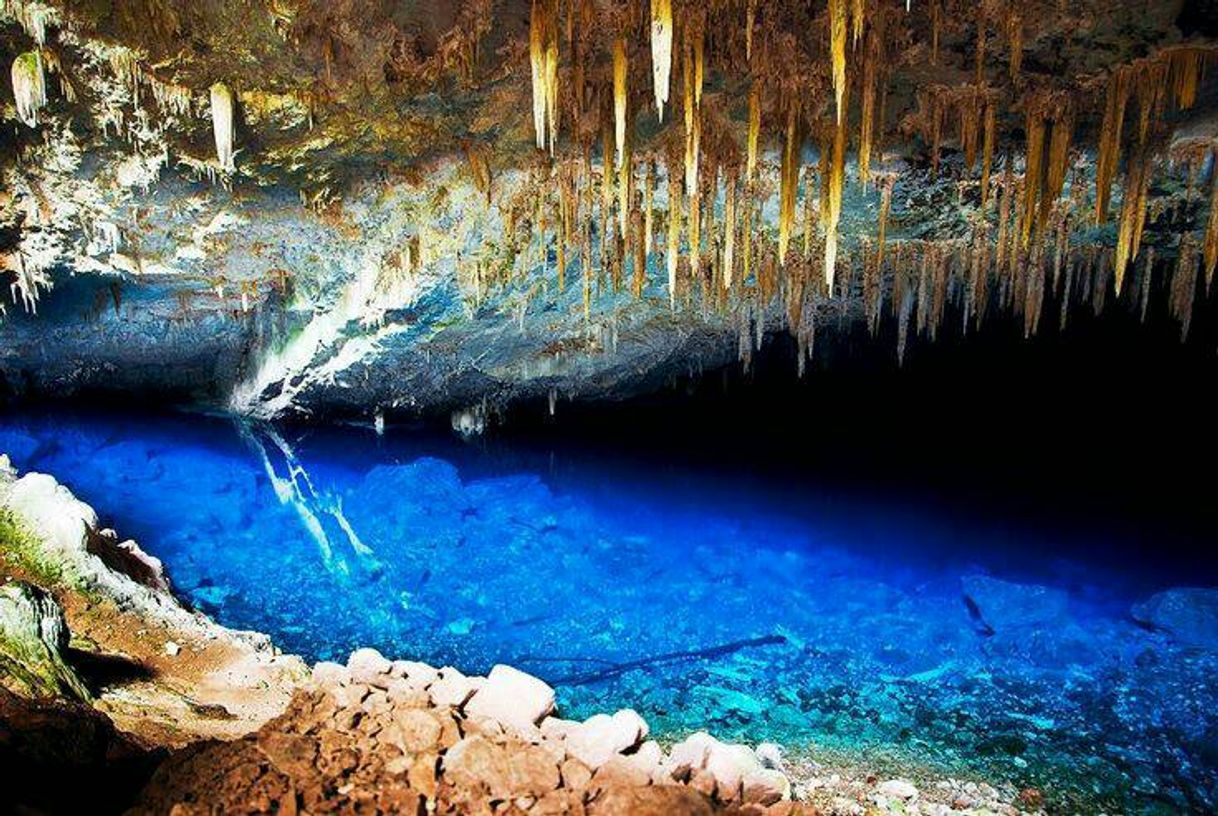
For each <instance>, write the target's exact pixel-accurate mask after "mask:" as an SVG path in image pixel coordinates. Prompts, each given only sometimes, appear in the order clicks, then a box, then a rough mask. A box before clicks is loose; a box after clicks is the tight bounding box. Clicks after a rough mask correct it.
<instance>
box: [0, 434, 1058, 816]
mask: <svg viewBox="0 0 1218 816" xmlns="http://www.w3.org/2000/svg"><path fill="white" fill-rule="evenodd" d="M0 543H2V546H0V578H2V579H3V585H2V586H0V763H3V764H4V765H5V766H6V767H9V768H13V769H17V770H19V771H20V773H19V774H17V775H15V776H13V777H12V778H13V779H14V780H16V782H15V783H10V784H9V785H8V786H7V788H6V790H4V791H3V793H0V796H2V797H3V798H4V799H6V800H8V803H9V804H14V805H18V806H23V807H26V808H30V809H32V810H34V811H35V812H69V811H71V810H72V809H73V806H74V805H75V806H78V805H79V802H80V801H89V802H90V804H91V807H92V808H93V809H94V810H97V811H108V812H118V811H123V810H130V811H131V812H135V813H170V812H173V813H176V814H188V813H239V812H248V813H262V812H268V813H298V812H308V813H335V812H343V813H347V812H349V813H376V812H395V813H396V812H432V813H506V812H529V813H590V814H597V813H601V814H612V813H639V814H648V813H655V814H670V813H691V814H692V813H711V812H732V813H750V814H763V813H774V814H794V813H825V814H858V815H859V816H861V815H862V814H866V813H875V812H879V813H927V814H945V813H949V812H964V813H1016V812H1035V811H1037V810H1039V808H1040V806H1041V796H1040V793H1039V792H1038V791H1035V790H1025V791H1022V792H1016V791H1014V790H1012V789H1009V788H1005V789H1002V790H999V789H996V788H994V787H991V786H988V785H985V784H981V783H978V782H975V781H959V780H951V779H929V778H920V777H919V778H918V784H916V785H915V784H914V783H913V782H911V781H909V780H908V779H905V778H901V777H898V776H888V775H881V774H878V773H875V772H872V771H869V770H868V769H866V768H859V767H846V766H841V765H839V764H835V763H832V762H828V761H823V762H822V761H817V760H818V759H820V760H823V759H825V758H816V757H814V756H812V755H808V754H801V755H798V756H796V755H792V756H784V751H783V750H782V749H781V748H780V747H779V746H776V745H772V744H763V745H760V746H757V747H755V748H754V747H749V746H745V745H736V744H726V743H723V742H720V741H719V740H716V739H715V738H714V737H712V736H710V735H709V734H707V733H705V732H699V733H695V734H693V735H691V736H688V737H686V738H685V739H683V740H681V741H678V742H675V743H672V742H667V743H666V744H662V742H661V741H660V740H657V739H656V738H655V737H654V736H653V735H651V734H650V733H649V727H648V724H647V723H646V722H645V721H644V720H643V719H642V718H641V717H640V716H639V715H638V714H637V713H635V712H634V711H632V710H623V711H618V712H616V713H614V714H612V715H607V714H601V715H596V716H593V717H590V718H589V719H587V720H584V721H582V722H576V721H570V720H564V719H562V718H561V717H560V716H558V712H556V710H555V703H554V691H553V689H551V688H550V687H549V686H548V685H546V684H545V683H544V682H542V681H541V680H539V679H537V678H535V677H532V676H530V675H528V674H525V673H524V672H521V671H519V670H516V669H514V668H511V667H509V666H496V667H495V668H494V669H493V670H492V671H491V672H490V673H489V674H488V675H487V676H486V677H467V676H465V675H464V674H462V673H461V672H460V671H458V670H457V669H455V668H452V667H441V668H436V667H432V666H428V665H426V664H423V663H418V662H411V661H405V660H390V659H388V658H386V657H384V656H382V655H380V654H379V653H377V652H375V651H373V650H370V649H361V650H358V651H356V652H355V653H353V654H352V655H351V657H350V659H349V660H348V661H347V662H346V665H339V664H336V663H324V662H323V663H318V664H317V665H316V666H314V667H313V668H312V670H311V671H309V669H308V668H307V667H306V666H305V665H304V663H303V662H302V661H300V660H299V659H297V658H295V657H292V656H287V655H282V654H280V653H279V652H278V651H277V650H276V649H275V648H274V646H273V645H272V644H271V642H270V640H269V639H268V638H266V637H265V636H262V635H258V634H256V633H249V632H236V631H233V630H229V629H226V628H224V627H222V626H219V625H218V624H216V623H215V622H213V621H211V620H210V619H208V618H207V617H206V616H204V615H202V614H200V613H197V612H193V611H191V610H188V609H186V608H185V607H184V606H183V605H182V604H181V603H180V602H179V601H178V600H177V599H176V598H175V597H174V595H173V592H172V588H171V585H170V581H169V579H168V578H167V577H166V575H165V573H164V571H163V569H162V568H161V565H160V563H159V562H158V561H157V560H156V559H155V558H152V557H151V556H149V555H147V554H146V553H144V552H143V551H142V550H141V549H140V548H139V546H138V545H137V544H135V543H134V542H131V541H122V540H120V539H119V537H118V536H117V535H116V534H115V533H114V532H113V531H109V530H103V529H99V523H98V518H97V514H96V513H95V512H94V511H93V510H92V509H91V508H90V507H88V506H87V505H85V504H84V503H82V502H80V501H79V500H77V499H76V498H75V497H74V496H73V495H72V494H71V492H70V491H68V490H67V489H66V488H65V487H63V486H62V485H59V484H58V483H57V482H56V481H55V479H54V478H52V477H51V476H47V475H43V474H37V473H30V474H25V475H23V476H20V477H18V474H17V473H16V472H15V471H14V470H13V469H12V468H11V466H10V465H9V463H8V460H7V458H6V457H0ZM64 774H68V775H70V777H71V778H74V779H75V780H78V781H79V782H80V784H79V785H70V786H64V785H63V784H62V779H63V778H64ZM93 783H97V784H98V785H99V786H100V787H104V788H105V793H104V795H102V794H100V793H99V794H98V795H97V796H93V789H92V784H93Z"/></svg>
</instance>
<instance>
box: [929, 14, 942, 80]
mask: <svg viewBox="0 0 1218 816" xmlns="http://www.w3.org/2000/svg"><path fill="white" fill-rule="evenodd" d="M939 3H940V0H932V1H931V4H930V64H931V65H938V64H939V25H940V23H941V19H940V18H941V15H942V9H940V7H939Z"/></svg>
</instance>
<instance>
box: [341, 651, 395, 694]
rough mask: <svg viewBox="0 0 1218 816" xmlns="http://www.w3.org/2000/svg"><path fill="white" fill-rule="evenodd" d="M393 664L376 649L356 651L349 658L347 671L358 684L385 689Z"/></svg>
mask: <svg viewBox="0 0 1218 816" xmlns="http://www.w3.org/2000/svg"><path fill="white" fill-rule="evenodd" d="M392 668H393V664H392V663H390V662H389V661H388V660H386V659H385V658H384V656H382V655H381V653H380V652H378V651H377V650H376V649H356V650H355V651H354V652H352V653H351V656H350V657H349V658H347V671H349V672H351V679H352V680H353V681H355V682H356V683H365V684H367V685H371V686H379V687H384V686H385V683H386V681H387V680H388V679H389V670H390V669H392Z"/></svg>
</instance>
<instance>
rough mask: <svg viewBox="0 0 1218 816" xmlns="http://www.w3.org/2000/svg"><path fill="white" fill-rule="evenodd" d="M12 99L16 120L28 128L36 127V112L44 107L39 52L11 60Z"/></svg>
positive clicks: (42, 76) (28, 52) (43, 80)
mask: <svg viewBox="0 0 1218 816" xmlns="http://www.w3.org/2000/svg"><path fill="white" fill-rule="evenodd" d="M12 79H13V98H14V99H15V100H16V102H17V118H18V119H20V120H21V121H22V122H24V123H25V124H26V125H28V126H29V127H38V111H40V110H42V109H43V108H44V107H46V104H47V86H46V74H45V72H44V71H43V66H42V52H41V51H40V50H34V51H27V52H25V53H24V54H21V55H19V56H18V57H17V58H16V59H15V60H13V68H12Z"/></svg>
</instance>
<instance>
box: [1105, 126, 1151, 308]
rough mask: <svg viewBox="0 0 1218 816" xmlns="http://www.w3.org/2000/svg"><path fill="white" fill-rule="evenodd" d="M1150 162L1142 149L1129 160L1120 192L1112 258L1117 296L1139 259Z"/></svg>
mask: <svg viewBox="0 0 1218 816" xmlns="http://www.w3.org/2000/svg"><path fill="white" fill-rule="evenodd" d="M1150 164H1151V162H1150V159H1149V157H1148V155H1147V152H1146V151H1145V150H1142V151H1140V152H1139V153H1138V155H1137V156H1135V157H1133V158H1131V159H1130V161H1129V166H1128V168H1126V171H1125V184H1124V189H1123V190H1122V193H1121V195H1122V200H1121V222H1120V225H1119V227H1118V229H1117V246H1116V255H1115V256H1114V258H1113V274H1114V276H1115V283H1116V293H1117V294H1118V295H1120V294H1121V284H1122V283H1123V282H1124V280H1125V270H1126V269H1127V268H1128V266H1129V262H1130V261H1132V260H1134V259H1135V258H1137V257H1138V249H1139V247H1140V245H1141V242H1142V230H1143V228H1144V227H1145V226H1146V196H1147V192H1148V190H1149V186H1150Z"/></svg>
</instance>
